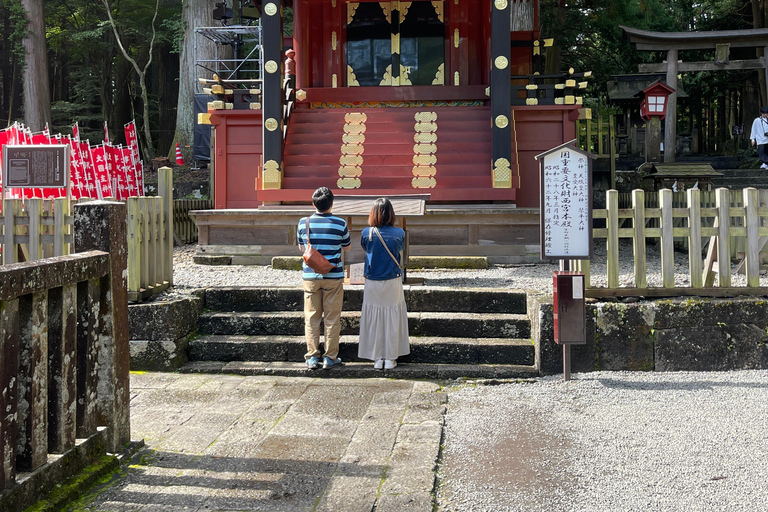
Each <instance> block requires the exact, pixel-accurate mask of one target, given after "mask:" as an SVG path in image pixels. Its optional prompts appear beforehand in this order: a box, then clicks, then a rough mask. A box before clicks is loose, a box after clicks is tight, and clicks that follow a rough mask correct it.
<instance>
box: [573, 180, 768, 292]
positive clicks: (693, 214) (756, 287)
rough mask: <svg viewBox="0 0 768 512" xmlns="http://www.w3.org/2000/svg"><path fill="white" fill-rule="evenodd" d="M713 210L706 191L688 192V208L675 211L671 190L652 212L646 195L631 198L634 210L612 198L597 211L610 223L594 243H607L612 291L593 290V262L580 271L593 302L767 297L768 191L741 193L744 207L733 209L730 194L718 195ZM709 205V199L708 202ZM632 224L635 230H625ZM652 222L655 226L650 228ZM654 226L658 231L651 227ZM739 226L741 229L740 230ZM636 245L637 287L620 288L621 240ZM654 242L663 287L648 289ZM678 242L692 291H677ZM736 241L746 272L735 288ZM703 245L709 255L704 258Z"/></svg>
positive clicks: (717, 192) (581, 264)
mask: <svg viewBox="0 0 768 512" xmlns="http://www.w3.org/2000/svg"><path fill="white" fill-rule="evenodd" d="M713 195H714V203H715V204H714V206H713V207H702V206H701V205H702V191H700V190H694V189H689V190H687V191H686V192H685V199H686V201H685V204H684V205H680V206H675V205H674V204H673V199H674V195H673V193H672V191H671V190H668V189H663V190H660V191H659V192H658V201H659V204H658V207H647V206H646V205H647V201H646V193H645V192H644V191H642V190H635V191H633V192H632V207H631V208H619V193H618V192H617V191H615V190H609V191H608V192H607V201H606V205H607V208H606V209H604V210H594V211H593V213H592V215H593V218H595V219H605V227H604V228H594V229H593V237H594V238H595V239H605V241H606V273H607V284H608V286H607V288H594V287H591V286H590V285H589V282H590V279H589V262H588V261H580V262H578V267H580V269H581V270H582V271H583V272H584V273H585V274H586V275H587V284H588V288H590V289H589V290H588V292H587V295H588V296H591V297H601V296H647V297H664V296H679V295H699V296H701V295H704V296H736V295H765V294H768V287H761V286H760V251H761V249H762V247H763V246H764V245H765V243H766V240H768V222H766V217H768V191H758V190H757V189H754V188H746V189H744V190H743V191H742V197H743V202H742V203H741V204H742V205H743V206H732V202H734V201H733V198H732V195H731V191H730V190H728V189H727V188H719V189H717V190H715V191H714V193H713ZM705 199H706V197H705ZM626 221H629V222H628V223H629V224H631V226H630V227H621V226H620V224H621V225H623V223H625V222H626ZM649 221H651V222H649ZM652 222H655V223H656V224H655V226H658V227H652V226H650V224H651V223H652ZM736 224H740V225H736ZM621 238H628V239H631V240H632V242H633V260H634V286H631V287H620V286H619V239H621ZM649 238H655V239H658V241H659V247H660V251H661V256H660V257H661V281H662V286H661V287H649V286H648V284H647V282H648V280H647V272H646V244H647V240H648V239H649ZM675 238H682V239H685V240H686V241H687V247H688V265H689V268H688V278H689V282H690V286H688V287H676V286H675V261H674V260H675V258H674V243H675ZM734 238H741V239H743V247H744V251H743V262H742V263H743V264H742V265H740V266H743V268H744V269H745V273H746V286H738V287H733V286H732V284H731V277H732V271H731V254H732V251H731V247H732V244H733V240H734ZM703 241H705V242H706V243H707V245H708V254H707V257H706V258H705V259H703V258H702V247H703V243H704V242H703ZM715 261H716V262H717V267H716V270H717V286H714V281H715V279H714V275H715V274H714V270H715V269H714V263H715Z"/></svg>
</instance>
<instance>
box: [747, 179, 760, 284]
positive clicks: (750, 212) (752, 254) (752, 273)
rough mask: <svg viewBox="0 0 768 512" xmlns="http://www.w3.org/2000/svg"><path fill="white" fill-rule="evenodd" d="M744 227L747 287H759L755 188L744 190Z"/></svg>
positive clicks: (757, 219)
mask: <svg viewBox="0 0 768 512" xmlns="http://www.w3.org/2000/svg"><path fill="white" fill-rule="evenodd" d="M743 192H744V210H745V211H744V227H745V228H746V229H747V242H746V248H745V260H746V262H747V269H746V272H747V286H750V287H753V288H754V287H757V286H760V247H759V246H758V240H759V237H758V235H757V227H758V223H759V218H758V216H757V208H758V203H757V201H758V198H757V189H756V188H751V187H750V188H745V189H744V191H743Z"/></svg>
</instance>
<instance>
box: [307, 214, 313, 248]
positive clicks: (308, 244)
mask: <svg viewBox="0 0 768 512" xmlns="http://www.w3.org/2000/svg"><path fill="white" fill-rule="evenodd" d="M307 246H309V247H312V244H310V243H309V217H307Z"/></svg>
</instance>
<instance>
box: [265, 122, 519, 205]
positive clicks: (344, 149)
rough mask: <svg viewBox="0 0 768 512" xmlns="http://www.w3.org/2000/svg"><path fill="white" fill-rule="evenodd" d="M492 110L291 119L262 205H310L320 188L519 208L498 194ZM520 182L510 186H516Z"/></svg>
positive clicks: (505, 193) (508, 192) (511, 193)
mask: <svg viewBox="0 0 768 512" xmlns="http://www.w3.org/2000/svg"><path fill="white" fill-rule="evenodd" d="M490 115H491V113H490V109H489V108H488V107H420V108H415V107H403V108H394V107H393V108H359V109H351V108H325V109H299V110H295V111H294V112H293V114H292V115H291V120H290V124H289V125H288V132H287V136H286V144H285V150H284V171H283V180H282V188H281V189H280V190H260V191H258V197H259V200H260V201H268V202H276V201H283V202H291V201H302V202H306V200H307V198H308V197H311V194H312V192H313V191H314V190H315V189H316V188H318V187H321V186H327V187H329V188H331V189H334V190H336V189H341V191H342V193H343V192H347V191H348V193H349V194H366V195H394V194H420V193H429V194H432V197H431V200H432V201H454V202H455V201H484V202H487V201H514V199H515V192H516V189H515V188H493V183H492V175H491V168H492V161H491V119H490ZM514 185H515V183H513V186H514Z"/></svg>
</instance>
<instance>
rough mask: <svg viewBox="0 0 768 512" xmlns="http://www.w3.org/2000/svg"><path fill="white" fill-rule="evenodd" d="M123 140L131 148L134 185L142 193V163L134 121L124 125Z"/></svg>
mask: <svg viewBox="0 0 768 512" xmlns="http://www.w3.org/2000/svg"><path fill="white" fill-rule="evenodd" d="M125 140H126V144H127V146H128V147H129V148H130V150H131V160H132V163H133V171H134V175H135V177H136V186H137V188H138V195H140V196H143V195H144V165H143V164H142V162H141V155H140V153H139V139H138V136H137V135H136V121H131V122H130V123H128V124H126V125H125Z"/></svg>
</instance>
